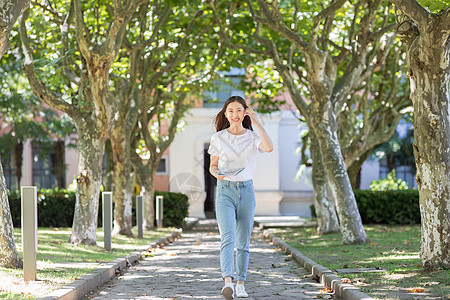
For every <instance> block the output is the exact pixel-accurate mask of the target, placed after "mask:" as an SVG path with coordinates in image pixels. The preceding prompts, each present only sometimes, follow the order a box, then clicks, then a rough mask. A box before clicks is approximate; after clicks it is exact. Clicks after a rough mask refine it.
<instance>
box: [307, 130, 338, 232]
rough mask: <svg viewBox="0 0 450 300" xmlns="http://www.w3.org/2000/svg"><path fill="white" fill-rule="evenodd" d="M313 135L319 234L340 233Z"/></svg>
mask: <svg viewBox="0 0 450 300" xmlns="http://www.w3.org/2000/svg"><path fill="white" fill-rule="evenodd" d="M310 134H311V157H312V160H313V166H312V181H313V189H314V208H315V210H316V216H317V234H326V233H330V232H339V221H338V219H337V215H336V210H335V206H334V201H333V199H331V201H330V199H329V198H330V197H332V195H331V194H329V193H328V183H327V176H326V174H325V169H324V167H323V164H322V156H321V154H320V148H319V143H318V141H317V139H316V137H315V135H314V134H313V133H312V131H310Z"/></svg>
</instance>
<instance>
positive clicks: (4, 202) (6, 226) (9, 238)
mask: <svg viewBox="0 0 450 300" xmlns="http://www.w3.org/2000/svg"><path fill="white" fill-rule="evenodd" d="M0 224H2V226H1V227H0V266H2V267H5V268H22V266H23V262H22V260H21V259H20V257H19V254H18V253H17V249H16V244H15V242H14V226H13V222H12V217H11V212H10V210H9V201H8V190H7V188H6V182H5V176H3V167H2V165H1V162H0Z"/></svg>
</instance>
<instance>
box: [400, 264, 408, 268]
mask: <svg viewBox="0 0 450 300" xmlns="http://www.w3.org/2000/svg"><path fill="white" fill-rule="evenodd" d="M399 267H403V268H407V267H408V266H407V265H406V264H401V265H400V266H399Z"/></svg>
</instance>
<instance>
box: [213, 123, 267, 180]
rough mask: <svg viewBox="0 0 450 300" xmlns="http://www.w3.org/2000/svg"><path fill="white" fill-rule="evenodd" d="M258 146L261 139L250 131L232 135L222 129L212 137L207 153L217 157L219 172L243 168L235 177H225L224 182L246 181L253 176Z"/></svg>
mask: <svg viewBox="0 0 450 300" xmlns="http://www.w3.org/2000/svg"><path fill="white" fill-rule="evenodd" d="M259 144H261V138H260V137H259V136H258V135H257V134H256V133H255V132H254V131H252V130H249V129H247V131H246V132H245V133H244V134H241V135H234V134H231V133H229V132H228V130H226V129H224V130H221V131H219V132H216V133H214V134H213V135H212V137H211V143H210V145H209V149H208V153H209V154H210V155H211V156H218V157H219V164H218V168H219V171H221V172H227V171H230V170H235V169H240V168H245V169H244V170H242V172H240V173H239V174H237V175H228V176H225V178H224V179H225V180H230V181H246V180H250V179H253V176H254V175H255V169H256V153H257V151H258V147H259Z"/></svg>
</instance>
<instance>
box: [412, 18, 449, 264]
mask: <svg viewBox="0 0 450 300" xmlns="http://www.w3.org/2000/svg"><path fill="white" fill-rule="evenodd" d="M430 26H432V25H430ZM429 28H430V30H429V34H430V35H429V36H428V37H426V36H424V37H419V38H417V39H416V40H415V42H414V43H413V44H412V46H411V47H410V48H409V51H408V53H407V60H408V68H409V73H410V80H411V92H412V94H411V98H412V101H413V106H414V156H415V159H416V167H417V173H416V181H417V187H418V190H419V199H420V212H421V217H422V222H421V223H422V237H421V248H420V256H421V259H422V263H423V266H424V268H425V269H436V268H438V267H442V266H443V267H446V268H449V267H450V239H449V237H450V150H449V147H450V103H449V101H450V85H449V82H450V38H448V33H447V38H446V40H445V41H444V42H442V41H441V42H439V39H441V38H442V36H441V35H442V31H441V30H440V29H439V27H435V26H432V27H429Z"/></svg>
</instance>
